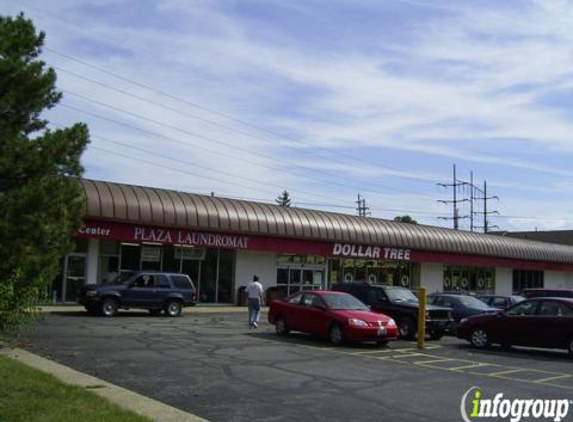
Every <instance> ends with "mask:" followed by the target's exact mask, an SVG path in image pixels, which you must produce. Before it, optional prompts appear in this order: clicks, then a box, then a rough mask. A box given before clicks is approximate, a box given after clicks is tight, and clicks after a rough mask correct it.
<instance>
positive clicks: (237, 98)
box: [0, 0, 573, 230]
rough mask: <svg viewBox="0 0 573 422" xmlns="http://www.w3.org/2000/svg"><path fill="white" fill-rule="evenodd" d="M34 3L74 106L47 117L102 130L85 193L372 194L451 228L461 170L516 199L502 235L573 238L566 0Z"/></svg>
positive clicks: (503, 202)
mask: <svg viewBox="0 0 573 422" xmlns="http://www.w3.org/2000/svg"><path fill="white" fill-rule="evenodd" d="M18 3H19V4H16V2H13V1H6V0H0V7H1V12H2V14H12V15H14V14H16V13H18V12H19V11H20V10H23V11H24V12H25V13H26V15H27V16H28V17H31V18H32V19H33V20H34V22H35V23H36V26H37V28H39V29H42V30H44V31H45V32H46V33H47V38H46V49H45V52H44V55H43V58H44V60H45V61H46V62H47V63H48V64H49V65H51V66H53V67H54V68H55V69H56V71H57V73H58V87H59V89H60V90H62V91H63V92H64V99H63V101H62V102H61V104H60V106H58V107H57V108H56V109H54V110H51V111H50V112H49V113H47V117H48V118H49V119H50V121H51V122H52V123H53V124H54V125H55V126H57V125H69V124H72V123H74V122H77V121H84V122H87V123H88V124H89V127H90V132H91V135H92V141H91V144H90V146H89V148H88V151H87V152H86V154H85V156H84V165H85V168H86V176H87V177H90V178H94V179H104V180H112V181H119V182H125V183H133V184H138V185H147V186H156V187H163V188H173V189H178V190H184V191H189V192H197V193H210V192H215V194H217V195H220V196H229V197H241V198H248V199H257V200H262V201H265V202H272V201H273V200H274V198H275V197H276V196H277V195H278V194H279V193H280V191H282V189H287V190H288V191H289V192H290V193H291V196H292V198H293V204H294V205H296V206H301V207H307V208H315V209H327V210H332V211H340V212H347V213H355V211H354V210H353V208H354V207H355V206H356V204H355V202H354V201H355V200H356V195H357V194H358V193H360V194H361V195H362V196H363V197H365V198H366V201H367V205H369V206H370V207H371V212H372V215H373V216H375V217H382V218H393V217H394V216H395V215H398V214H410V215H412V216H413V217H414V218H416V219H417V220H418V221H420V222H422V223H425V224H432V225H440V226H444V227H449V226H451V224H452V223H451V221H448V220H441V219H438V217H439V216H445V217H447V216H451V207H449V206H446V205H444V204H441V203H439V202H437V200H439V199H442V200H448V199H451V195H452V191H451V190H447V189H444V188H440V187H438V186H437V183H440V182H442V183H451V178H452V176H451V173H452V165H453V164H456V165H457V171H458V176H459V178H460V179H462V180H464V181H469V177H470V171H473V174H474V181H475V182H476V184H479V185H480V186H481V185H482V184H483V181H484V180H487V184H488V191H489V193H490V194H491V195H496V196H498V197H499V198H500V200H499V201H496V200H492V201H491V202H490V204H491V208H490V209H491V210H496V211H498V212H499V215H492V216H491V217H490V224H492V225H497V226H499V228H500V229H501V230H534V229H535V228H537V229H539V230H552V229H571V228H573V201H572V200H571V197H570V193H571V191H572V188H573V168H572V166H571V163H572V162H573V142H572V141H571V138H572V135H573V123H572V119H571V117H573V112H572V111H573V100H572V98H573V97H572V92H573V31H571V30H570V22H572V21H573V3H571V2H569V1H559V0H528V1H525V0H524V1H514V0H506V1H503V2H500V1H479V2H477V1H470V0H468V1H464V0H456V1H439V0H431V1H430V0H428V1H422V0H384V1H381V0H378V1H374V0H372V1H366V0H352V1H351V0H329V1H316V0H305V1H302V0H301V1H287V0H284V1H268V0H265V1H263V0H260V1H251V0H236V1H224V0H213V1H211V0H166V1H151V0H145V1H136V0H126V1H107V0H73V1H72V0H51V1H50V2H42V1H33V0H23V1H20V2H18ZM150 88H151V89H150ZM459 194H460V195H461V196H462V197H464V195H466V194H467V192H466V193H464V192H462V191H460V192H459ZM476 207H479V208H480V209H481V207H482V203H481V202H477V203H476ZM468 213H469V207H468V206H467V203H462V204H461V205H460V215H467V214H468ZM460 224H461V227H462V228H464V229H468V228H469V220H467V219H464V220H462V221H461V223H460ZM475 224H476V225H477V226H481V225H482V217H481V216H478V215H476V222H475Z"/></svg>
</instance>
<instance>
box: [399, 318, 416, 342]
mask: <svg viewBox="0 0 573 422" xmlns="http://www.w3.org/2000/svg"><path fill="white" fill-rule="evenodd" d="M414 327H415V325H414V320H413V319H412V318H400V320H399V321H398V335H399V336H400V338H403V339H405V340H413V339H414V336H415V333H414Z"/></svg>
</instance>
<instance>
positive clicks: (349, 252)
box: [332, 243, 411, 261]
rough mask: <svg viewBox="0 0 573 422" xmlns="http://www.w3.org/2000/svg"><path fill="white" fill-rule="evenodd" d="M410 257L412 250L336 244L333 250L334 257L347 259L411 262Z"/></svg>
mask: <svg viewBox="0 0 573 422" xmlns="http://www.w3.org/2000/svg"><path fill="white" fill-rule="evenodd" d="M410 255H411V250H410V249H399V248H381V247H379V246H363V245H353V244H350V243H335V244H334V246H333V248H332V256H343V257H345V258H362V259H389V260H397V261H409V260H410Z"/></svg>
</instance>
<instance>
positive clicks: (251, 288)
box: [247, 281, 263, 299]
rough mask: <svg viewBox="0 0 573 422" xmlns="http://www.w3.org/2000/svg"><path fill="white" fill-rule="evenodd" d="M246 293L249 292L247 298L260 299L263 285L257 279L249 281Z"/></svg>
mask: <svg viewBox="0 0 573 422" xmlns="http://www.w3.org/2000/svg"><path fill="white" fill-rule="evenodd" d="M247 293H248V294H249V299H260V298H261V295H262V294H263V286H262V285H261V283H259V282H258V281H251V282H250V283H249V284H248V285H247Z"/></svg>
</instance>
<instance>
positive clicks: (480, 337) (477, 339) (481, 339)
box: [470, 328, 489, 349]
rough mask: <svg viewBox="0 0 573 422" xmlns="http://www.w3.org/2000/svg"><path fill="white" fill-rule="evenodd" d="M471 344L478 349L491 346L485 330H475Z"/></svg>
mask: <svg viewBox="0 0 573 422" xmlns="http://www.w3.org/2000/svg"><path fill="white" fill-rule="evenodd" d="M470 343H471V344H472V346H474V347H476V348H478V349H484V348H486V347H487V346H489V336H488V335H487V331H486V330H485V329H484V328H474V329H473V330H472V332H471V333H470Z"/></svg>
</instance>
